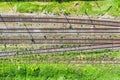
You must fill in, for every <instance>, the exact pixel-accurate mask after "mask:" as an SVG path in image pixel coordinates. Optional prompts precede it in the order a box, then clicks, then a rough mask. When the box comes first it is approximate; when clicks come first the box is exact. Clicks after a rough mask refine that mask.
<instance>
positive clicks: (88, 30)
mask: <svg viewBox="0 0 120 80" xmlns="http://www.w3.org/2000/svg"><path fill="white" fill-rule="evenodd" d="M28 31H29V32H28ZM0 33H120V28H72V29H69V28H28V29H27V30H26V28H0Z"/></svg>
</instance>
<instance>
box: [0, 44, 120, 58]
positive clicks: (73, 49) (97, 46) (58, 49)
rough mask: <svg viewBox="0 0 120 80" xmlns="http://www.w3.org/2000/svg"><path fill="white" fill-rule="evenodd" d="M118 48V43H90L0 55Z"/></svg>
mask: <svg viewBox="0 0 120 80" xmlns="http://www.w3.org/2000/svg"><path fill="white" fill-rule="evenodd" d="M117 48H118V49H119V48H120V45H92V46H81V47H65V48H60V47H58V48H44V49H33V50H27V49H26V50H23V51H19V50H18V51H1V52H0V57H7V56H18V55H30V54H47V53H58V52H65V51H67V52H68V51H89V50H103V49H117Z"/></svg>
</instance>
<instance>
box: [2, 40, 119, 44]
mask: <svg viewBox="0 0 120 80" xmlns="http://www.w3.org/2000/svg"><path fill="white" fill-rule="evenodd" d="M34 40H35V43H34V44H90V43H91V44H120V39H34ZM4 43H6V44H28V43H31V39H0V44H4Z"/></svg>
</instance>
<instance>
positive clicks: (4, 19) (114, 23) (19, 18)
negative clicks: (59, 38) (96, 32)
mask: <svg viewBox="0 0 120 80" xmlns="http://www.w3.org/2000/svg"><path fill="white" fill-rule="evenodd" d="M0 22H39V23H71V24H88V25H102V26H112V27H113V26H115V27H120V21H112V20H99V19H80V18H70V17H68V18H62V17H58V18H53V17H27V16H23V17H22V16H3V17H2V18H0Z"/></svg>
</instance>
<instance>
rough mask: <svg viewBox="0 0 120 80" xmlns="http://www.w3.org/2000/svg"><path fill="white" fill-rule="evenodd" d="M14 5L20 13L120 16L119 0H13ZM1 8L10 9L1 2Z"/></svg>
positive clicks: (6, 4)
mask: <svg viewBox="0 0 120 80" xmlns="http://www.w3.org/2000/svg"><path fill="white" fill-rule="evenodd" d="M12 4H13V5H12V7H14V9H15V11H17V12H20V13H34V12H40V13H44V14H54V15H61V14H66V15H74V16H77V15H86V12H87V13H88V14H90V15H94V16H97V15H105V14H107V15H111V16H120V2H119V0H103V1H72V2H62V3H57V2H45V3H43V2H19V3H18V2H12ZM0 9H1V10H2V11H3V10H5V11H6V10H7V11H8V10H10V8H9V6H8V3H5V2H1V3H0Z"/></svg>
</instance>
